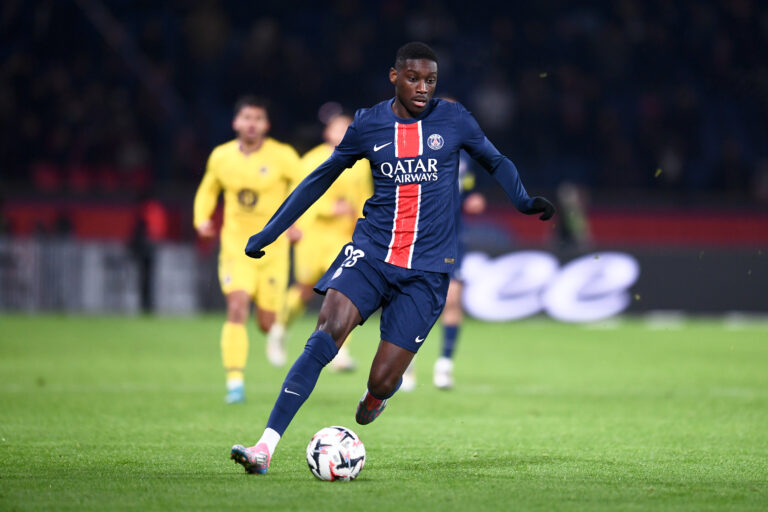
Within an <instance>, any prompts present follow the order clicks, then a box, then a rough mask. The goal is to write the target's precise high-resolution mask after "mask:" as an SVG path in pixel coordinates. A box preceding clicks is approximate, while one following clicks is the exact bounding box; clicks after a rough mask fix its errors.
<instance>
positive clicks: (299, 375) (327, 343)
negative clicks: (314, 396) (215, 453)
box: [232, 289, 362, 473]
mask: <svg viewBox="0 0 768 512" xmlns="http://www.w3.org/2000/svg"><path fill="white" fill-rule="evenodd" d="M361 321H362V318H361V315H360V312H359V311H358V309H357V307H356V306H355V305H354V304H353V303H352V301H351V300H350V299H348V298H347V297H346V296H345V295H344V294H343V293H341V292H339V291H337V290H334V289H330V290H328V293H327V295H326V296H325V300H323V305H322V306H321V309H320V315H319V317H318V321H317V330H316V331H315V332H314V333H312V335H311V336H310V337H309V340H308V341H307V344H306V346H305V347H304V352H302V354H301V355H300V356H299V358H298V359H297V360H296V362H295V363H294V364H293V366H292V367H291V369H290V370H289V371H288V375H287V376H286V377H285V380H284V381H283V385H282V387H281V389H280V393H279V394H278V397H277V400H276V401H275V405H274V407H273V408H272V412H271V414H270V415H269V419H268V420H267V427H266V429H265V430H264V433H263V434H262V436H261V438H260V439H259V441H258V442H257V443H256V445H255V446H252V447H250V448H245V447H244V446H242V445H235V446H233V447H232V459H234V460H235V462H237V463H239V464H242V465H243V466H244V467H245V470H246V471H247V472H249V473H266V471H267V468H268V467H269V462H270V461H271V459H272V454H273V453H274V452H275V448H276V447H277V443H278V442H279V441H280V438H281V437H282V435H283V433H284V432H285V430H286V429H287V428H288V425H289V424H290V422H291V421H292V420H293V417H294V416H295V415H296V413H297V412H298V410H299V408H300V407H301V406H302V405H303V404H304V402H305V401H306V400H307V398H309V395H310V394H311V393H312V390H313V389H314V388H315V384H316V383H317V379H318V378H319V377H320V372H321V371H322V369H323V367H324V366H325V365H327V364H328V363H329V362H330V361H331V360H332V359H333V358H334V356H335V355H336V353H337V352H338V347H340V346H341V345H342V344H343V343H344V340H345V339H346V338H347V336H348V335H349V333H350V332H351V331H352V329H354V328H355V326H357V325H358V324H359V323H360V322H361Z"/></svg>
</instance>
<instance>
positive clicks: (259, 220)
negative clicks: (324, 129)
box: [194, 96, 299, 403]
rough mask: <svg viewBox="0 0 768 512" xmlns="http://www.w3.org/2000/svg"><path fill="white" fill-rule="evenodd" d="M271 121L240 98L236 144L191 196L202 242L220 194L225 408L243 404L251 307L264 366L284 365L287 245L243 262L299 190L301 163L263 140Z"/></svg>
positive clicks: (220, 152)
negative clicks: (247, 246)
mask: <svg viewBox="0 0 768 512" xmlns="http://www.w3.org/2000/svg"><path fill="white" fill-rule="evenodd" d="M269 128H270V123H269V114H268V111H267V105H266V103H265V102H264V101H262V100H260V99H258V98H255V97H253V96H244V97H242V98H240V99H239V100H238V101H237V103H236V104H235V115H234V119H233V121H232V129H233V130H234V131H235V132H236V133H237V138H236V139H234V140H231V141H229V142H226V143H224V144H222V145H220V146H217V147H216V148H215V149H214V150H213V152H211V155H210V157H209V158H208V164H207V167H206V171H205V175H204V176H203V180H202V182H201V183H200V187H199V188H198V190H197V194H196V195H195V205H194V224H195V228H196V229H197V233H198V234H199V235H200V236H201V237H203V238H212V237H214V236H215V235H216V230H215V228H214V225H213V221H212V220H211V215H212V214H213V211H214V209H215V208H216V203H217V200H218V197H219V194H220V193H221V191H222V190H223V191H224V223H223V225H222V228H221V247H220V252H219V282H220V284H221V289H222V292H223V293H224V295H225V297H226V301H227V320H226V322H225V324H224V327H223V328H222V330H221V355H222V361H223V363H224V368H225V369H226V377H227V395H226V401H227V402H228V403H237V402H242V401H244V400H245V388H244V385H243V370H244V369H245V363H246V360H247V357H248V334H247V332H246V328H245V322H246V320H247V318H248V310H249V308H250V303H251V301H252V300H253V302H254V306H255V316H256V320H257V324H258V326H259V328H260V329H261V331H262V332H265V333H268V334H267V358H268V359H269V361H270V362H271V363H272V364H274V365H276V366H282V365H283V364H285V350H284V348H283V338H284V333H285V329H284V328H283V327H282V326H281V325H280V324H278V323H276V321H275V318H276V313H277V311H278V310H279V309H281V308H282V307H283V305H284V302H285V296H286V292H287V288H288V271H289V264H290V261H289V248H290V247H289V242H288V240H287V238H286V237H282V236H281V237H279V238H277V237H276V241H275V243H274V244H273V245H272V246H271V247H270V254H269V255H267V256H265V257H264V258H262V259H259V260H255V259H252V258H249V257H247V256H246V255H245V254H243V244H244V243H246V241H247V240H248V237H249V236H250V235H251V234H252V233H253V232H254V231H258V230H260V229H262V228H263V227H264V225H265V224H266V222H267V220H268V219H269V216H270V215H271V214H272V213H274V211H275V209H276V208H277V207H278V206H279V205H280V203H281V202H282V201H283V200H285V198H286V197H287V196H288V193H289V192H290V187H291V186H292V184H293V183H294V182H298V179H297V173H298V172H299V166H298V164H299V156H298V154H297V153H296V151H295V150H294V149H293V148H292V147H291V146H289V145H288V144H284V143H282V142H278V141H276V140H275V139H273V138H271V137H268V136H267V133H268V132H269Z"/></svg>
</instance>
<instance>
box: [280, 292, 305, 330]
mask: <svg viewBox="0 0 768 512" xmlns="http://www.w3.org/2000/svg"><path fill="white" fill-rule="evenodd" d="M285 309H286V314H285V321H284V322H282V323H283V324H284V325H290V324H292V323H293V321H294V320H296V319H297V318H299V317H300V316H301V315H303V314H304V311H305V310H306V309H307V307H306V305H305V304H304V301H303V300H301V289H300V288H299V287H298V286H292V287H291V288H290V289H289V290H288V297H287V298H286V300H285Z"/></svg>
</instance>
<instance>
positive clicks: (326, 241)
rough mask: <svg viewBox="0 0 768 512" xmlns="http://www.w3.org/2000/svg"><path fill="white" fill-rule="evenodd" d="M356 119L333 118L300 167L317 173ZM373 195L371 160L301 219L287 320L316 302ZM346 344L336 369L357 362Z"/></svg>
mask: <svg viewBox="0 0 768 512" xmlns="http://www.w3.org/2000/svg"><path fill="white" fill-rule="evenodd" d="M351 122H352V118H351V117H349V116H347V115H345V114H338V115H335V116H333V117H332V118H331V119H330V120H329V121H328V123H327V124H326V127H325V129H324V130H323V140H324V141H325V142H323V143H322V144H320V145H319V146H317V147H315V148H313V149H311V150H310V151H308V152H307V153H306V154H305V155H304V156H303V157H302V159H301V169H303V170H309V171H311V170H313V169H315V168H316V167H317V166H319V165H320V164H321V163H323V162H324V161H325V160H326V159H327V158H328V157H329V156H331V153H332V152H333V149H334V148H335V147H336V146H337V145H338V144H339V142H341V139H342V138H343V137H344V134H345V133H346V131H347V127H348V126H349V125H350V123H351ZM372 194H373V178H372V177H371V167H370V164H369V163H368V160H365V159H361V160H358V161H357V163H356V164H355V165H354V166H353V167H352V168H351V169H350V170H348V171H345V172H343V173H342V174H341V176H339V178H338V179H337V180H336V181H335V182H334V184H333V185H331V187H330V188H329V189H328V191H326V192H325V194H323V196H322V197H320V199H318V200H317V202H315V204H314V205H312V206H311V207H310V208H309V210H307V211H306V212H305V213H304V215H302V216H301V218H299V220H298V222H297V223H296V227H297V228H298V229H299V231H300V232H301V234H302V237H301V240H299V241H298V242H297V243H296V244H295V245H294V252H293V256H294V278H295V281H296V283H295V284H294V286H293V287H291V289H290V291H289V292H288V304H287V307H288V317H287V318H288V320H289V321H290V320H291V319H293V318H295V317H297V316H299V315H300V314H301V313H303V311H304V304H305V303H306V302H307V301H308V300H310V299H311V298H312V294H313V289H312V287H313V286H314V285H315V283H316V282H317V280H318V279H320V277H321V276H322V275H323V274H324V273H325V272H326V271H327V270H328V267H329V266H330V265H331V263H333V260H334V259H336V256H337V255H338V254H339V250H341V247H343V246H344V244H346V243H349V242H350V241H351V240H352V232H353V231H354V229H355V223H356V222H357V219H358V218H359V217H362V213H363V205H364V204H365V201H366V200H367V199H368V198H369V197H371V195H372ZM345 347H347V344H344V345H343V347H342V349H341V350H339V353H338V354H337V355H336V357H335V358H334V360H333V361H332V362H331V366H332V367H334V368H336V369H337V370H351V369H353V368H354V361H353V360H352V358H351V357H350V355H349V351H348V349H346V348H345Z"/></svg>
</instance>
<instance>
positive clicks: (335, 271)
mask: <svg viewBox="0 0 768 512" xmlns="http://www.w3.org/2000/svg"><path fill="white" fill-rule="evenodd" d="M449 281H450V276H449V274H443V273H440V272H427V271H423V270H413V269H407V268H402V267H398V266H395V265H391V264H389V263H385V262H383V261H380V260H378V259H376V258H367V257H366V255H365V252H364V251H363V250H362V249H358V248H356V247H353V246H352V244H347V245H345V246H344V247H343V248H342V250H341V252H340V253H339V255H338V257H337V258H336V260H335V261H334V262H333V264H332V265H331V267H330V268H329V269H328V271H327V272H326V273H325V274H324V275H323V277H321V278H320V280H319V281H318V282H317V284H316V285H315V291H316V292H317V293H320V294H322V295H325V293H326V292H327V291H328V289H329V288H333V289H334V290H338V291H340V292H341V293H343V294H344V295H345V296H346V297H347V298H348V299H349V300H351V301H352V303H353V304H354V305H355V306H356V307H357V310H358V311H359V312H360V316H361V317H362V319H363V320H362V322H360V323H361V324H362V323H363V322H365V321H366V320H367V319H368V317H369V316H371V314H373V312H374V311H376V310H377V309H379V308H381V324H380V326H379V328H380V331H381V339H383V340H386V341H389V342H390V343H394V344H395V345H397V346H399V347H402V348H404V349H406V350H409V351H411V352H414V353H416V352H418V350H419V348H421V346H422V345H423V344H424V340H425V339H426V338H427V335H428V334H429V331H430V330H431V329H432V326H433V325H435V322H437V319H438V318H439V317H440V313H442V311H443V307H444V306H445V296H446V294H447V293H448V283H449Z"/></svg>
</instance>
